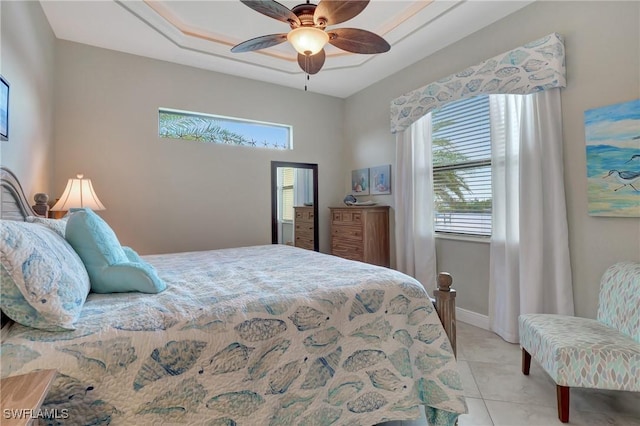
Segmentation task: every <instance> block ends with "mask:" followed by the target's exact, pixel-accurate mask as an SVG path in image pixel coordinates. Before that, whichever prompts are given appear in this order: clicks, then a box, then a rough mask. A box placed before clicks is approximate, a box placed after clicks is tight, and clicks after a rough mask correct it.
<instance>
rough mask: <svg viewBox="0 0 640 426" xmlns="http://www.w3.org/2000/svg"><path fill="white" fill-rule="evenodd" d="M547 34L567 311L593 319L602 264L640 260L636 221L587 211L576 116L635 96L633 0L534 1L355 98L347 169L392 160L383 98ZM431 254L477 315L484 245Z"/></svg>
mask: <svg viewBox="0 0 640 426" xmlns="http://www.w3.org/2000/svg"><path fill="white" fill-rule="evenodd" d="M551 32H558V33H560V34H562V35H563V36H564V37H565V46H566V52H567V53H566V63H567V80H568V87H567V88H566V89H563V92H562V111H563V119H564V156H565V158H564V165H565V187H566V193H567V208H568V212H567V215H568V221H569V240H570V241H569V244H570V250H571V262H572V269H573V288H574V299H575V304H576V314H577V315H580V316H587V317H594V316H595V312H596V306H597V297H598V289H599V280H600V276H601V275H602V273H603V272H604V270H605V269H606V268H607V266H609V265H610V264H611V263H613V262H615V261H619V260H625V259H627V260H640V219H637V218H599V217H590V216H588V215H587V198H586V197H587V196H586V158H585V141H584V123H583V113H584V111H585V110H587V109H590V108H595V107H598V106H603V105H609V104H614V103H618V102H623V101H628V100H631V99H636V98H638V97H639V95H640V86H639V85H640V64H639V61H640V45H639V43H640V3H639V2H610V1H607V2H546V1H545V2H536V3H534V4H532V5H530V6H528V7H526V8H524V9H522V10H521V11H518V12H516V13H515V14H513V15H511V16H508V17H506V18H504V19H502V20H500V21H498V22H497V23H495V24H493V25H491V26H490V27H488V28H485V29H483V30H481V31H478V32H477V33H475V34H473V35H471V36H469V37H467V38H465V39H463V40H461V41H460V42H458V43H455V44H453V45H451V46H449V47H447V48H445V49H443V50H441V51H439V52H437V53H435V54H433V55H432V56H430V57H428V58H426V59H424V60H422V61H419V62H418V63H416V64H414V65H411V66H409V67H407V68H405V69H404V70H402V71H400V72H398V73H396V74H395V75H393V76H391V77H389V78H387V79H385V80H383V81H381V82H379V83H377V84H375V85H373V86H370V87H369V88H367V89H365V90H363V91H361V92H359V93H357V94H356V95H354V96H352V97H350V98H349V99H347V102H346V110H345V114H346V120H345V126H346V127H345V135H346V140H347V141H349V143H350V150H349V151H348V153H347V156H348V168H359V167H367V166H371V165H375V164H376V163H384V162H385V161H387V162H389V161H390V159H394V158H395V150H394V139H393V137H392V135H390V134H389V125H388V123H389V118H388V114H389V103H390V101H391V100H392V99H393V98H395V97H397V96H399V95H401V94H402V93H405V92H408V91H410V90H413V89H415V88H418V87H421V86H423V85H425V84H428V83H430V82H432V81H434V80H437V79H439V78H442V77H445V76H448V75H450V74H452V73H454V72H457V71H460V70H462V69H464V68H466V67H467V66H470V65H475V64H476V63H478V62H480V61H482V60H484V59H487V58H490V57H493V56H495V55H497V54H499V53H502V52H504V51H507V50H510V49H512V48H514V47H517V46H520V45H522V44H524V43H526V42H529V41H532V40H535V39H537V38H539V37H542V36H544V35H546V34H549V33H551ZM391 162H393V161H391ZM393 175H395V173H393ZM389 202H391V203H392V202H393V200H392V199H389ZM438 249H439V252H438V261H439V267H440V269H446V270H448V271H449V272H451V273H452V274H453V277H454V283H455V286H456V288H457V289H458V301H459V306H461V307H463V308H465V309H469V310H472V311H474V312H478V313H481V314H487V304H486V297H487V294H488V288H489V275H488V270H489V268H488V265H487V264H486V263H487V262H488V258H489V256H488V249H489V247H488V245H487V244H478V243H468V242H460V241H447V242H443V241H439V243H438ZM480 265H484V267H480ZM478 301H483V303H479V302H478Z"/></svg>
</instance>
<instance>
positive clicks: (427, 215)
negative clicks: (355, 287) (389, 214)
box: [393, 114, 437, 295]
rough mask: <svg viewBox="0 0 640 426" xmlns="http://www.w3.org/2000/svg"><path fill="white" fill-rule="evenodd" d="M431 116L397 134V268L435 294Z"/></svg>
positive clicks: (395, 188) (395, 189)
mask: <svg viewBox="0 0 640 426" xmlns="http://www.w3.org/2000/svg"><path fill="white" fill-rule="evenodd" d="M431 158H432V155H431V114H427V115H425V116H424V117H422V118H420V119H419V120H417V121H415V122H414V123H413V124H412V125H411V126H409V127H408V128H407V129H405V130H404V131H401V132H398V133H396V162H397V164H396V179H395V183H394V189H393V192H394V194H395V195H394V199H395V210H396V212H395V217H396V222H395V226H396V266H397V268H398V270H399V271H402V272H404V273H405V274H408V275H411V276H413V277H414V278H416V279H417V280H418V281H420V282H421V283H422V285H423V286H424V287H425V289H426V290H427V291H428V292H429V293H430V294H431V295H433V291H434V290H435V288H436V274H437V272H436V271H437V267H436V247H435V236H434V229H433V226H434V225H433V183H432V182H431V181H432V176H433V173H432V168H433V165H432V161H431Z"/></svg>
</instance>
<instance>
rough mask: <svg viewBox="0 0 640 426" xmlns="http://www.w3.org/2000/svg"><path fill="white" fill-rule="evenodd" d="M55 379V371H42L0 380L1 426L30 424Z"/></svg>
mask: <svg viewBox="0 0 640 426" xmlns="http://www.w3.org/2000/svg"><path fill="white" fill-rule="evenodd" d="M55 377H56V370H42V371H34V372H33V373H28V374H22V375H20V376H11V377H5V378H4V379H2V380H0V408H1V409H2V414H1V419H2V420H1V421H0V423H2V426H17V425H29V424H31V423H32V420H33V419H35V418H36V417H37V416H38V414H39V413H38V410H39V409H40V405H41V404H42V402H43V401H44V399H45V397H46V396H47V392H48V391H49V387H50V386H51V383H52V382H53V379H54V378H55Z"/></svg>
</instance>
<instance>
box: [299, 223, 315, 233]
mask: <svg viewBox="0 0 640 426" xmlns="http://www.w3.org/2000/svg"><path fill="white" fill-rule="evenodd" d="M300 232H310V233H312V234H313V222H312V223H308V222H303V223H298V222H296V235H297V234H298V233H300Z"/></svg>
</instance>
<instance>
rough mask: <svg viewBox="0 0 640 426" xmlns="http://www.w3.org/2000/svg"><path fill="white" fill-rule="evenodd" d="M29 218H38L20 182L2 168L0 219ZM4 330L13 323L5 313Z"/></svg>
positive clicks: (2, 321) (1, 320)
mask: <svg viewBox="0 0 640 426" xmlns="http://www.w3.org/2000/svg"><path fill="white" fill-rule="evenodd" d="M27 216H37V214H36V213H35V212H34V211H33V209H32V208H31V206H30V205H29V201H27V197H26V196H25V195H24V191H23V190H22V185H20V181H18V178H17V177H16V175H15V174H13V172H12V171H11V170H9V169H8V168H6V167H2V166H0V219H3V220H19V221H25V220H26V218H27ZM0 317H1V319H0V322H1V324H2V328H4V326H5V324H8V323H10V322H11V320H10V319H9V317H7V316H6V315H5V314H4V313H1V315H0Z"/></svg>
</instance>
